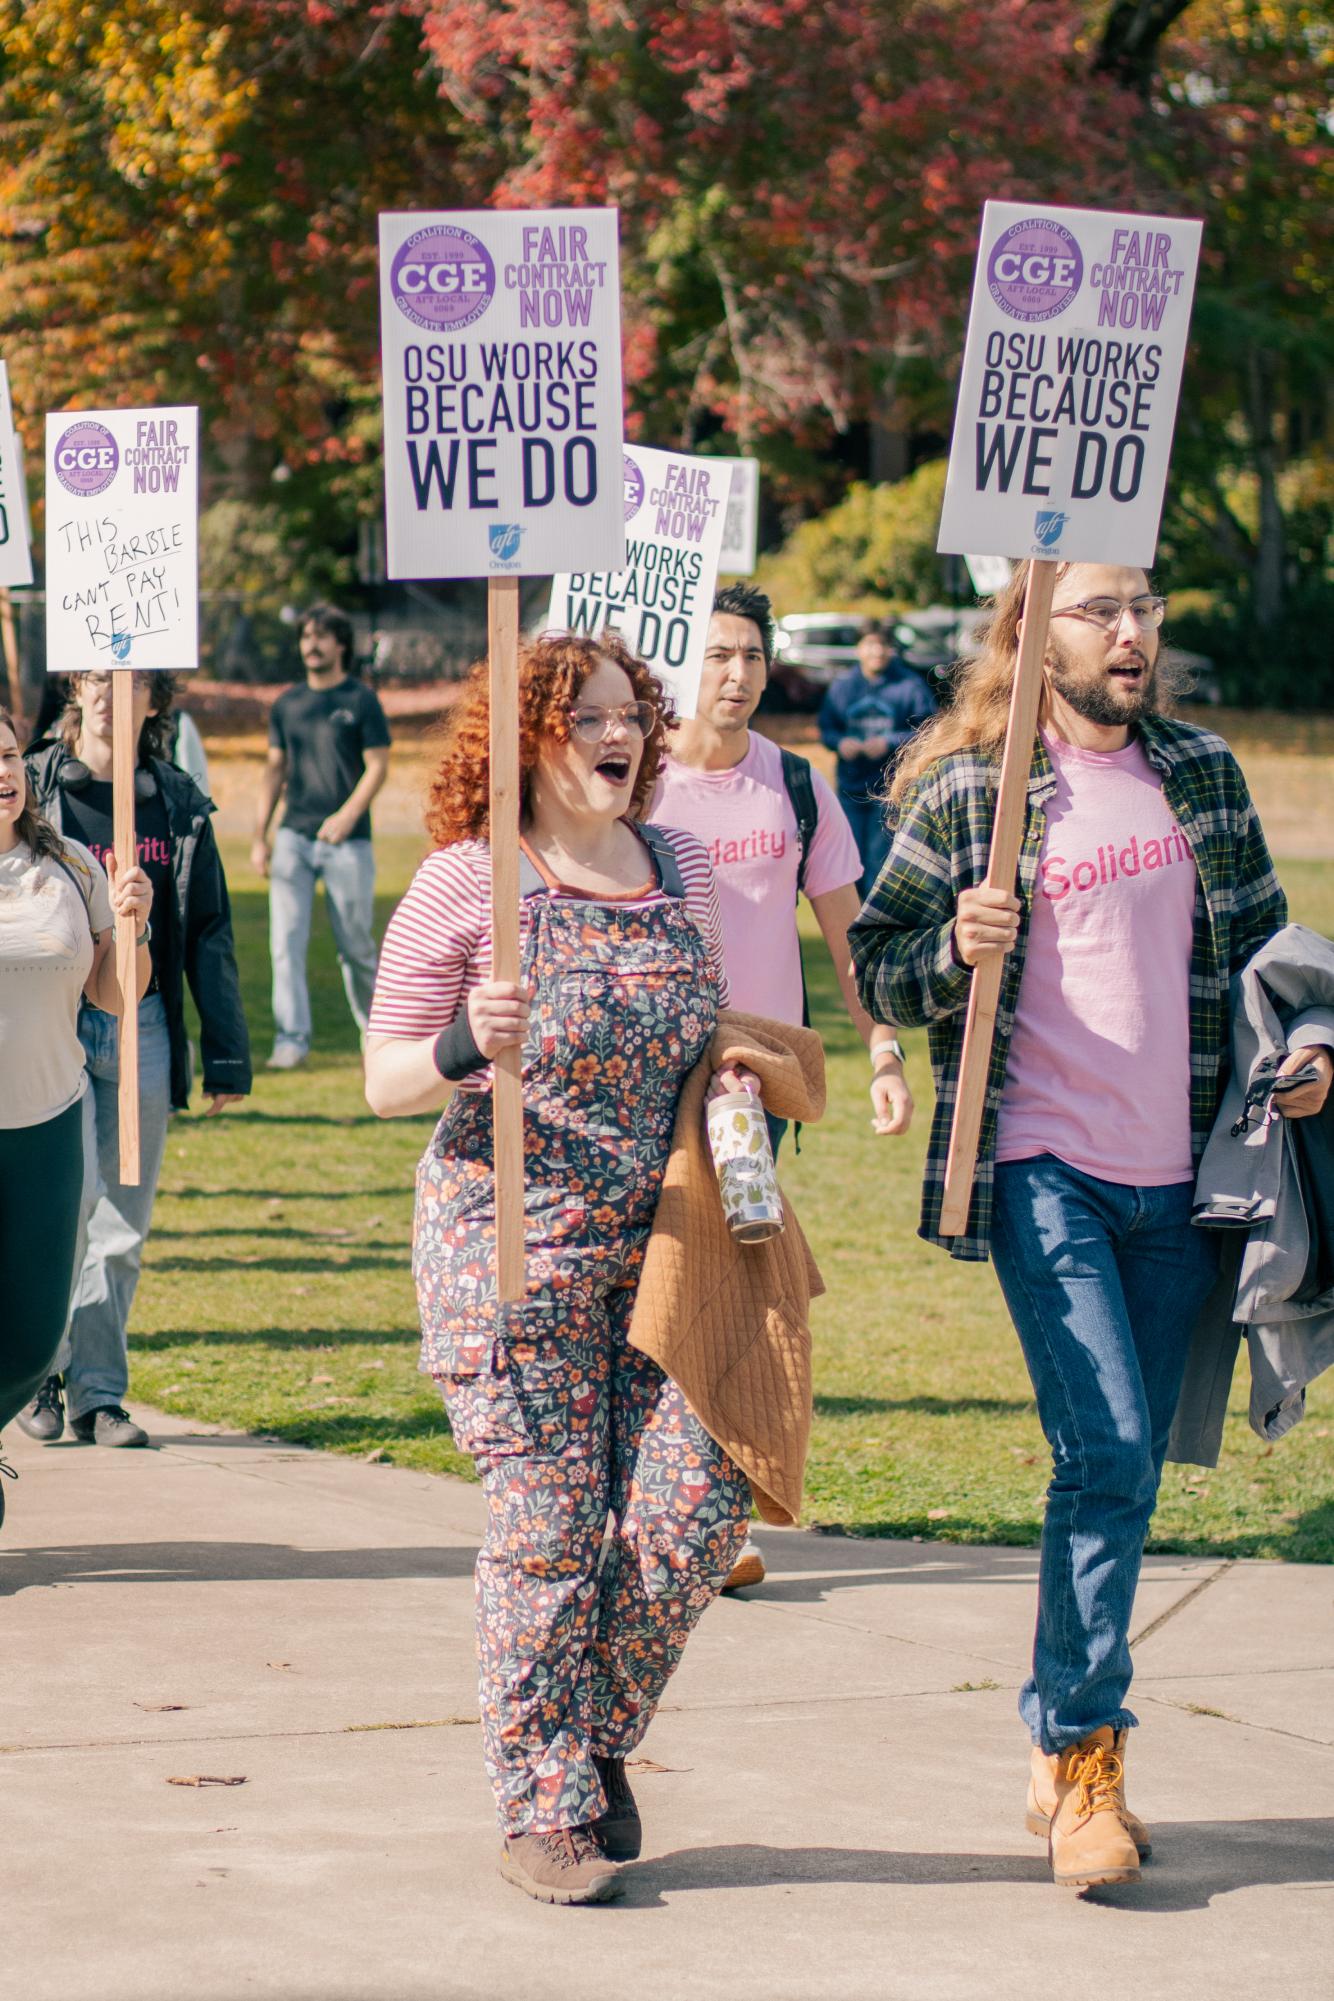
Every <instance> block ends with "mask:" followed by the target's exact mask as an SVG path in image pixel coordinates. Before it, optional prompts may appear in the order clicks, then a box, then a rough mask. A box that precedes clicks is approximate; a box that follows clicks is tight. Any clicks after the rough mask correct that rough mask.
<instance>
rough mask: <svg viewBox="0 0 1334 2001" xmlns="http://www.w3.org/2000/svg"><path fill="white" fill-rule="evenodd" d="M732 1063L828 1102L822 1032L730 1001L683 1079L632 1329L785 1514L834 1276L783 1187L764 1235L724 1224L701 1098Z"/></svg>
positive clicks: (798, 1475) (761, 1500) (791, 1114)
mask: <svg viewBox="0 0 1334 2001" xmlns="http://www.w3.org/2000/svg"><path fill="white" fill-rule="evenodd" d="M728 1063H744V1064H746V1065H747V1066H748V1067H749V1068H750V1069H752V1070H754V1071H755V1072H756V1073H757V1075H758V1076H759V1078H760V1080H761V1084H762V1087H763V1096H764V1104H765V1108H766V1110H768V1111H770V1112H773V1113H774V1114H775V1115H776V1116H777V1117H778V1118H783V1119H802V1120H805V1121H807V1122H811V1121H813V1120H815V1119H818V1118H819V1117H820V1116H821V1115H822V1114H823V1112H824V1102H825V1080H824V1050H823V1048H822V1046H821V1043H820V1038H819V1036H818V1035H816V1034H815V1033H814V1031H813V1030H812V1029H809V1028H792V1027H789V1025H788V1024H787V1023H786V1022H779V1021H767V1020H765V1019H763V1017H761V1016H759V1015H753V1014H739V1013H737V1012H735V1011H733V1010H731V1009H726V1008H725V1009H724V1010H723V1012H722V1013H721V1014H720V1015H719V1017H718V1025H717V1028H716V1030H715V1032H714V1037H713V1041H712V1043H711V1045H710V1047H709V1048H708V1050H707V1051H706V1052H705V1054H704V1056H703V1057H702V1058H701V1059H700V1061H699V1062H698V1063H697V1064H696V1066H695V1068H694V1069H693V1070H692V1071H691V1073H690V1075H689V1076H688V1077H687V1079H686V1081H685V1086H684V1088H683V1089H682V1092H681V1101H680V1104H679V1105H678V1107H677V1114H676V1130H675V1132H674V1134H673V1136H672V1151H671V1156H670V1158H669V1160H668V1162H667V1173H666V1178H665V1179H664V1181H663V1187H662V1195H661V1197H660V1198H659V1201H658V1208H657V1213H656V1215H655V1216H654V1219H653V1230H652V1234H651V1236H650V1238H649V1243H648V1250H647V1253H646V1255H645V1261H644V1270H643V1275H642V1277H641V1278H640V1281H639V1292H638V1296H637V1298H636V1300H635V1310H634V1315H633V1318H632V1319H631V1322H630V1341H631V1343H632V1344H633V1346H634V1347H636V1348H642V1349H643V1351H644V1353H645V1354H646V1355H651V1356H652V1357H653V1360H654V1361H655V1362H657V1364H658V1365H659V1367H660V1368H662V1369H664V1370H665V1371H666V1373H667V1374H668V1375H669V1376H670V1377H671V1378H672V1380H673V1382H675V1383H679V1384H680V1386H681V1388H682V1390H683V1391H684V1392H685V1396H686V1400H687V1402H688V1403H689V1404H690V1407H691V1409H692V1410H693V1411H694V1412H695V1413H696V1415H697V1416H698V1418H699V1419H700V1422H701V1423H702V1424H703V1426H704V1428H705V1430H706V1431H707V1432H708V1433H709V1435H710V1437H711V1438H714V1439H716V1440H717V1442H718V1443H719V1445H721V1446H722V1447H723V1448H724V1450H725V1451H727V1452H728V1453H730V1454H731V1456H732V1458H733V1459H735V1460H736V1462H737V1464H738V1465H739V1466H740V1467H741V1469H742V1471H743V1472H744V1473H745V1475H746V1478H747V1479H748V1480H749V1481H750V1485H751V1490H752V1492H753V1493H754V1496H755V1505H756V1507H757V1508H758V1509H759V1511H760V1514H761V1516H762V1517H763V1519H764V1520H765V1521H766V1522H773V1523H775V1524H777V1525H779V1526H781V1527H787V1526H789V1525H790V1524H791V1523H793V1522H795V1521H796V1520H797V1517H798V1515H799V1514H800V1512H801V1490H802V1478H803V1474H804V1472H805V1466H806V1446H807V1442H808V1440H809V1437H810V1429H811V1334H810V1327H809V1325H808V1324H807V1313H808V1309H809V1306H810V1302H811V1300H812V1299H813V1298H814V1297H816V1296H817V1295H818V1294H819V1293H822V1292H823V1291H824V1280H823V1279H822V1278H821V1277H820V1273H819V1271H818V1269H817V1267H816V1263H815V1260H814V1258H813V1257H812V1256H811V1254H810V1250H809V1248H808V1247H807V1243H806V1239H805V1237H804V1236H803V1235H802V1232H801V1225H800V1224H799V1223H798V1221H797V1219H796V1216H795V1214H794V1212H793V1209H792V1205H791V1203H790V1202H788V1201H787V1198H786V1197H784V1205H785V1207H786V1210H787V1228H786V1229H785V1230H784V1231H783V1233H782V1235H781V1236H778V1237H773V1238H771V1239H770V1240H769V1242H768V1243H765V1244H738V1243H737V1241H736V1239H735V1238H734V1237H733V1235H732V1233H731V1231H730V1230H729V1229H728V1227H727V1221H726V1218H725V1217H724V1215H723V1205H722V1201H721V1199H720V1197H719V1194H718V1183H717V1180H716V1179H715V1177H714V1171H713V1161H712V1158H711V1156H710V1153H709V1143H708V1136H707V1133H706V1130H705V1123H704V1100H705V1094H706V1092H707V1090H708V1084H709V1078H710V1077H711V1076H712V1074H713V1072H714V1071H715V1070H718V1069H721V1068H722V1067H723V1066H724V1065H725V1064H728Z"/></svg>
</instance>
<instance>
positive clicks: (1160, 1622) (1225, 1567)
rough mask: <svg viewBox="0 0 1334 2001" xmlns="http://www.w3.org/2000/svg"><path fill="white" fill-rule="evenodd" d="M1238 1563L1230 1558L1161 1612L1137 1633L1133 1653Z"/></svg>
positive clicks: (1133, 1641)
mask: <svg viewBox="0 0 1334 2001" xmlns="http://www.w3.org/2000/svg"><path fill="white" fill-rule="evenodd" d="M1236 1563H1237V1559H1236V1558H1235V1556H1229V1557H1228V1558H1227V1559H1226V1561H1225V1562H1223V1563H1220V1564H1219V1566H1218V1568H1217V1570H1211V1571H1210V1573H1209V1575H1208V1576H1207V1577H1202V1578H1201V1579H1200V1581H1199V1583H1198V1584H1193V1585H1192V1586H1191V1588H1190V1590H1189V1591H1188V1592H1187V1593H1186V1595H1185V1597H1184V1598H1178V1599H1177V1601H1176V1603H1175V1604H1174V1605H1169V1606H1168V1608H1167V1610H1166V1611H1165V1612H1160V1613H1159V1614H1158V1617H1157V1618H1156V1619H1151V1620H1150V1621H1149V1623H1148V1625H1147V1626H1145V1627H1144V1629H1143V1631H1142V1632H1139V1633H1136V1634H1135V1635H1134V1636H1133V1638H1132V1639H1131V1641H1130V1647H1131V1651H1132V1652H1133V1651H1134V1649H1135V1648H1136V1647H1137V1646H1138V1645H1139V1644H1140V1641H1141V1640H1148V1639H1151V1638H1152V1637H1153V1635H1154V1634H1155V1633H1157V1632H1161V1630H1162V1628H1163V1627H1164V1626H1165V1625H1166V1624H1167V1623H1168V1621H1169V1619H1175V1618H1176V1615H1177V1613H1178V1612H1184V1611H1185V1609H1186V1607H1187V1605H1191V1604H1193V1603H1194V1602H1195V1600H1196V1599H1197V1598H1198V1597H1199V1596H1200V1594H1201V1593H1202V1592H1204V1591H1207V1590H1208V1589H1209V1586H1210V1585H1211V1584H1217V1582H1218V1580H1219V1578H1220V1577H1226V1576H1227V1574H1228V1572H1229V1570H1234V1569H1235V1568H1236Z"/></svg>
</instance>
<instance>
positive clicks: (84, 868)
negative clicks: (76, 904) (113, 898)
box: [51, 847, 97, 938]
mask: <svg viewBox="0 0 1334 2001" xmlns="http://www.w3.org/2000/svg"><path fill="white" fill-rule="evenodd" d="M51 860H52V861H53V862H54V863H55V865H56V867H57V868H58V869H60V870H61V872H62V873H63V874H64V875H67V876H68V877H69V879H70V881H71V882H72V883H73V884H74V887H75V888H76V889H77V890H78V892H79V901H80V903H81V904H82V905H83V909H84V915H85V916H86V917H87V919H88V929H89V930H90V931H92V930H93V885H92V878H91V876H90V875H89V873H88V865H87V863H86V862H82V861H80V860H79V858H78V856H77V855H72V854H71V853H70V852H69V850H68V848H65V847H62V848H61V849H60V852H59V853H58V854H53V855H52V856H51ZM93 936H94V938H95V937H96V936H97V933H96V932H95V931H93Z"/></svg>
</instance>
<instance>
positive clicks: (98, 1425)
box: [69, 1403, 148, 1445]
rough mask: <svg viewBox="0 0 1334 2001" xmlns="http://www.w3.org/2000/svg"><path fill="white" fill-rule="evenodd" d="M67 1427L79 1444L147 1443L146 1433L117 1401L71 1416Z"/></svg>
mask: <svg viewBox="0 0 1334 2001" xmlns="http://www.w3.org/2000/svg"><path fill="white" fill-rule="evenodd" d="M69 1428H70V1430H71V1431H72V1432H73V1433H74V1436H75V1437H76V1438H77V1439H78V1441H79V1443H80V1445H147V1443H148V1433H147V1432H146V1431H145V1430H144V1428H143V1426H142V1425H139V1424H136V1423H135V1421H134V1419H133V1418H132V1417H131V1416H130V1413H129V1412H128V1411H127V1410H122V1409H121V1407H120V1405H119V1404H118V1403H104V1404H103V1405H102V1408H101V1409H100V1410H89V1411H85V1412H84V1414H83V1416H82V1417H72V1418H71V1419H70V1421H69Z"/></svg>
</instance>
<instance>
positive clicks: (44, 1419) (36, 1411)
mask: <svg viewBox="0 0 1334 2001" xmlns="http://www.w3.org/2000/svg"><path fill="white" fill-rule="evenodd" d="M18 1422H19V1430H20V1431H26V1432H27V1434H28V1436H29V1438H36V1439H40V1440H41V1443H42V1444H43V1445H54V1444H55V1442H56V1440H57V1439H58V1438H59V1436H60V1434H61V1432H62V1431H63V1430H64V1429H65V1406H64V1403H63V1401H62V1400H61V1395H60V1378H59V1376H48V1377H47V1379H46V1381H45V1382H44V1383H43V1384H42V1387H41V1388H40V1389H39V1390H38V1392H37V1394H36V1396H35V1397H34V1398H33V1400H32V1402H31V1403H30V1404H26V1405H25V1406H24V1408H23V1409H22V1410H21V1411H20V1412H19V1418H18Z"/></svg>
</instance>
